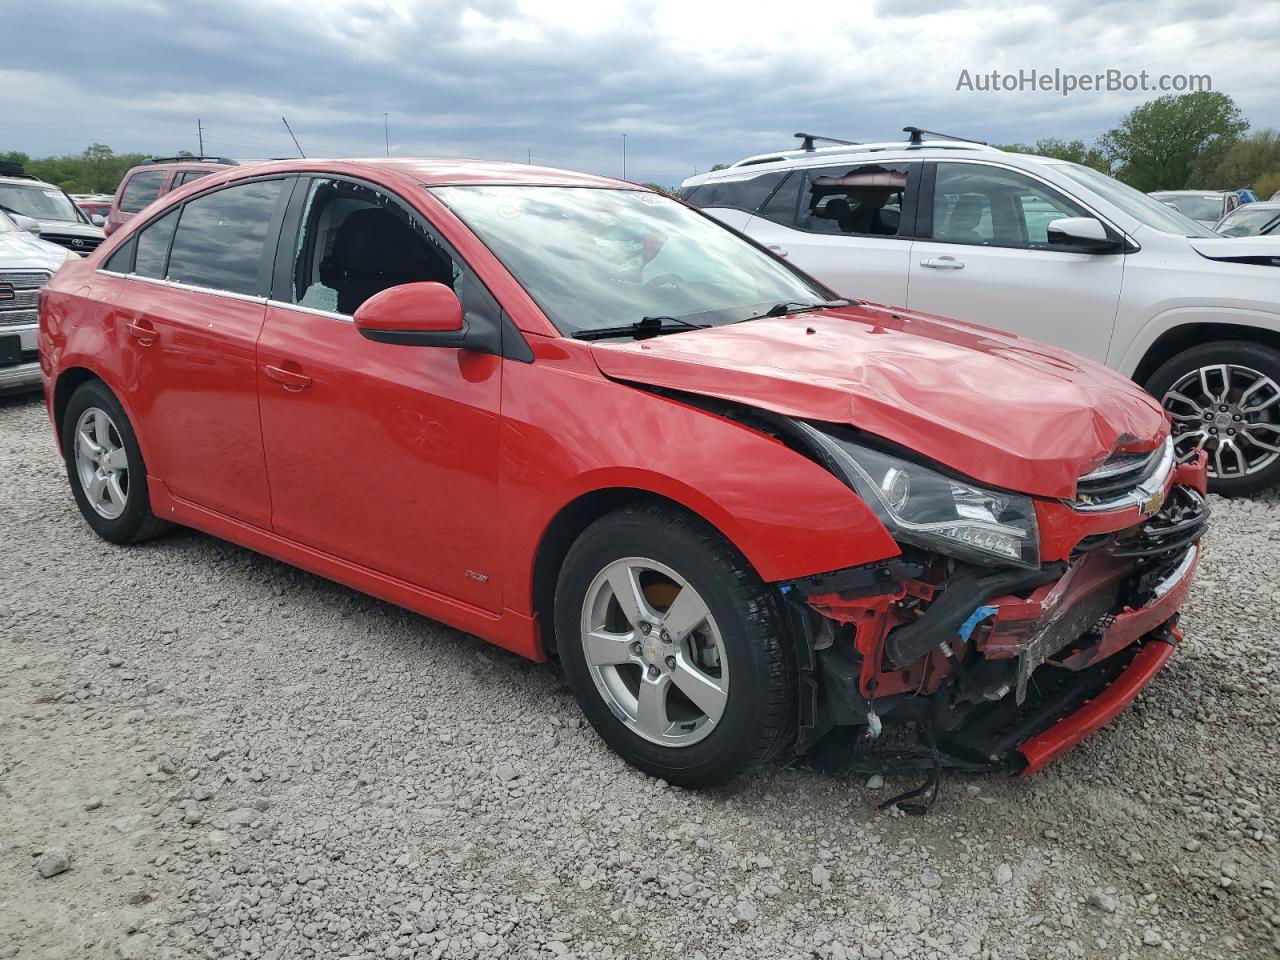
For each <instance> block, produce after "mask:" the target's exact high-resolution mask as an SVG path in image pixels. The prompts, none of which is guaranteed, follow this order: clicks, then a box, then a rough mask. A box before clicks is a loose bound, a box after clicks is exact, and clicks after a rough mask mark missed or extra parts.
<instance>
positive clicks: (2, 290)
mask: <svg viewBox="0 0 1280 960" xmlns="http://www.w3.org/2000/svg"><path fill="white" fill-rule="evenodd" d="M39 229H40V227H39V224H37V223H36V221H34V220H31V219H30V218H28V217H23V216H10V215H8V214H6V213H4V212H3V211H0V395H4V394H9V393H18V392H21V391H26V390H38V389H39V388H40V364H39V362H38V361H37V357H36V332H37V328H38V324H37V317H36V297H37V296H39V293H40V288H41V287H43V286H44V285H45V284H46V283H48V282H49V278H50V277H52V276H53V272H54V271H55V270H57V269H58V268H59V267H60V266H62V265H63V263H65V262H66V261H68V260H79V259H80V256H79V255H78V254H75V253H72V252H71V251H70V250H67V249H65V248H64V247H60V246H58V245H57V244H56V243H49V242H48V241H47V240H41V239H39V237H38V236H37V235H36V234H37V233H38V232H39Z"/></svg>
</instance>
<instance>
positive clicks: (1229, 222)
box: [1217, 203, 1280, 237]
mask: <svg viewBox="0 0 1280 960" xmlns="http://www.w3.org/2000/svg"><path fill="white" fill-rule="evenodd" d="M1277 218H1280V207H1271V206H1267V207H1262V208H1261V209H1259V208H1258V207H1257V206H1255V205H1254V204H1252V203H1251V204H1249V205H1248V206H1244V207H1237V208H1236V209H1235V210H1232V211H1231V212H1230V213H1228V214H1227V215H1226V216H1225V217H1224V218H1223V220H1222V222H1221V223H1220V224H1218V227H1217V230H1218V232H1219V233H1220V234H1222V235H1223V236H1224V237H1256V236H1258V234H1260V233H1262V232H1263V231H1264V230H1265V229H1266V228H1267V227H1273V226H1274V225H1275V221H1276V219H1277Z"/></svg>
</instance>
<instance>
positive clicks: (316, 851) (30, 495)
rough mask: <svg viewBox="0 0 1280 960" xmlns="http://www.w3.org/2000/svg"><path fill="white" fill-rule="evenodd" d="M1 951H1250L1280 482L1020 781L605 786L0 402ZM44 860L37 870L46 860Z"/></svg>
mask: <svg viewBox="0 0 1280 960" xmlns="http://www.w3.org/2000/svg"><path fill="white" fill-rule="evenodd" d="M0 478H3V483H4V490H5V493H4V496H3V499H0V532H2V541H0V542H2V543H3V550H0V583H3V590H0V960H4V958H9V957H21V958H30V957H58V958H63V957H68V958H70V957H75V958H82V957H83V958H93V957H124V958H153V957H157V958H163V957H193V958H194V957H269V958H275V960H284V958H304V957H316V958H326V960H327V958H336V957H350V958H355V957H361V958H374V957H378V958H382V957H386V958H396V957H401V958H408V957H414V958H423V957H430V958H438V957H451V958H452V957H486V958H487V957H501V956H512V957H554V956H562V957H578V958H597V957H630V958H661V957H673V958H675V957H679V958H686V960H693V958H697V960H714V958H718V957H743V958H791V957H796V958H802V957H819V958H823V960H828V958H836V960H839V958H855V957H863V958H876V957H886V958H887V957H911V958H934V957H936V958H951V957H989V958H1014V957H1037V958H1038V957H1059V956H1061V957H1115V958H1123V957H1131V958H1138V957H1158V956H1183V957H1204V958H1223V960H1226V958H1231V960H1234V958H1239V957H1268V956H1276V955H1277V954H1280V939H1278V938H1280V903H1278V902H1277V898H1276V891H1275V886H1274V885H1275V883H1276V882H1277V881H1280V876H1278V873H1280V870H1278V869H1277V866H1278V860H1280V857H1278V856H1277V850H1278V847H1277V835H1278V834H1280V827H1278V825H1277V814H1276V806H1277V801H1278V800H1280V797H1278V793H1280V772H1278V771H1280V763H1278V762H1277V752H1276V743H1275V741H1276V734H1277V730H1278V727H1277V718H1278V717H1280V670H1278V669H1277V661H1276V656H1275V653H1274V651H1275V645H1276V640H1277V636H1280V629H1278V626H1280V624H1278V620H1280V616H1278V614H1277V606H1278V604H1277V601H1278V600H1280V585H1278V584H1277V578H1276V569H1277V557H1278V556H1280V500H1278V499H1276V498H1275V497H1271V498H1268V499H1264V500H1261V501H1253V502H1250V501H1235V502H1228V501H1222V500H1218V501H1216V502H1215V504H1214V507H1215V510H1216V511H1217V513H1216V518H1215V521H1216V522H1215V526H1214V528H1213V531H1212V533H1211V536H1210V538H1209V539H1208V540H1207V542H1206V555H1205V561H1204V563H1203V565H1202V567H1201V574H1200V578H1199V582H1198V584H1197V586H1196V588H1195V590H1194V594H1193V597H1192V600H1191V602H1190V603H1189V605H1188V607H1187V608H1186V612H1185V617H1184V621H1183V622H1184V625H1185V627H1186V632H1187V643H1186V645H1185V647H1184V648H1183V649H1182V650H1181V651H1180V653H1179V654H1178V655H1177V656H1176V657H1175V658H1174V659H1173V661H1172V662H1171V664H1170V666H1169V667H1168V669H1166V670H1165V671H1164V673H1163V674H1162V675H1161V676H1160V677H1159V678H1158V679H1157V681H1156V682H1155V683H1154V684H1153V686H1152V687H1151V688H1150V689H1149V690H1148V691H1147V692H1146V693H1145V694H1144V696H1143V697H1142V698H1141V699H1140V701H1139V702H1138V703H1137V704H1136V705H1135V706H1134V707H1133V708H1131V709H1130V710H1129V711H1128V712H1127V713H1126V714H1124V715H1123V717H1122V718H1121V719H1120V720H1119V721H1118V722H1117V723H1115V724H1114V725H1112V726H1111V727H1110V728H1109V729H1107V730H1105V731H1104V732H1102V733H1101V734H1099V735H1098V736H1097V737H1095V738H1094V739H1093V740H1091V741H1090V742H1088V743H1087V744H1085V745H1084V746H1083V747H1081V748H1080V749H1078V750H1076V751H1075V752H1074V753H1073V754H1071V755H1070V756H1069V757H1067V758H1065V759H1064V760H1062V761H1060V762H1059V763H1057V764H1056V765H1055V766H1053V767H1051V768H1050V769H1049V770H1048V771H1046V772H1045V773H1043V774H1042V775H1040V776H1038V777H1036V778H1033V779H1031V780H1028V781H1022V780H1013V779H1009V778H1007V777H1004V776H999V775H985V776H951V777H949V778H948V779H947V780H946V781H945V782H944V785H943V792H942V797H941V799H940V801H939V803H938V804H937V805H936V806H935V807H934V809H933V811H932V812H931V813H930V814H929V815H928V816H926V817H924V818H912V817H904V816H890V815H876V814H875V812H874V808H875V804H876V802H877V801H878V800H880V799H882V798H884V797H887V796H889V795H890V791H895V792H896V791H897V790H899V789H903V788H905V787H908V786H911V785H913V784H912V782H911V780H910V778H900V777H894V776H890V777H887V778H885V780H886V782H884V783H882V784H881V783H878V782H877V780H876V779H875V778H873V779H872V780H871V781H870V782H868V781H867V780H866V778H865V777H856V778H855V777H852V776H846V777H831V776H824V775H820V774H818V773H815V772H812V771H809V770H804V769H794V768H793V769H773V770H769V771H767V772H765V773H763V774H761V775H760V776H758V777H756V778H754V779H751V780H749V781H746V782H742V783H739V784H737V785H734V786H733V787H730V788H726V789H721V790H716V791H708V792H702V793H695V792H689V791H684V790H679V789H675V788H671V787H668V786H667V785H666V784H664V783H662V782H660V781H655V780H652V779H650V778H648V777H646V776H644V775H642V774H639V773H637V772H635V771H633V770H631V769H630V768H628V767H626V766H625V765H624V764H623V763H622V762H620V761H619V760H618V759H616V758H615V757H614V756H613V755H612V754H611V753H609V752H608V750H606V749H605V747H604V746H603V745H602V744H601V742H600V741H599V740H598V739H597V738H596V737H595V735H594V734H593V733H592V732H591V730H590V729H589V728H587V727H586V726H585V724H584V723H583V721H582V720H581V718H580V716H579V713H578V711H577V709H576V708H575V706H574V704H573V701H572V700H571V698H570V696H569V694H568V692H567V690H566V689H565V688H564V686H563V685H562V683H561V682H560V680H559V678H558V677H557V676H556V674H555V673H554V672H553V671H552V670H551V669H549V668H547V667H543V666H537V665H534V664H530V663H527V662H524V661H522V660H520V659H517V658H516V657H514V656H511V655H508V654H505V653H503V652H501V651H499V650H497V649H496V648H492V647H489V646H487V645H485V644H483V643H481V642H480V641H478V640H476V639H475V638H473V637H470V636H466V635H463V634H460V633H458V632H456V631H454V630H450V629H447V628H445V627H443V626H440V625H438V624H436V623H434V622H432V621H429V620H426V619H423V618H420V617H417V616H414V615H411V614H408V613H405V612H403V611H401V610H398V609H396V608H394V607H391V606H389V605H387V604H384V603H381V602H378V601H375V600H372V599H369V598H367V597H364V596H362V595H359V594H356V593H353V592H351V591H349V590H347V589H345V588H343V587H340V586H337V585H335V584H332V583H329V582H327V581H324V580H320V579H317V578H315V577H312V576H309V575H307V574H305V573H301V572H299V571H297V570H294V569H292V568H290V567H287V566H284V565H282V564H279V563H275V562H273V561H270V560H267V559H265V558H263V557H259V556H257V555H255V554H252V553H249V552H247V551H245V550H241V549H239V548H237V547H233V546H231V545H229V544H227V543H223V542H221V541H218V540H214V539H211V538H209V537H206V536H204V535H201V534H196V533H192V532H180V533H178V534H176V535H173V536H170V537H166V538H163V539H161V540H158V541H154V542H152V543H150V544H147V545H144V546H141V547H135V548H131V549H121V548H117V547H113V546H110V545H108V544H106V543H104V542H102V541H100V540H98V539H97V538H95V537H94V536H93V535H92V533H91V532H90V531H89V529H88V527H87V526H85V524H84V523H83V522H82V521H81V520H80V518H79V516H78V514H77V513H76V509H75V506H74V504H73V502H72V499H71V497H70V495H69V493H68V490H67V485H66V479H65V476H64V474H63V472H62V465H61V462H60V461H59V459H58V457H57V455H56V452H55V450H54V448H53V444H52V442H51V440H50V431H49V424H48V421H47V419H46V417H45V413H44V408H43V406H42V405H41V404H40V403H39V402H37V401H35V400H30V399H23V400H12V399H11V400H0ZM46 875H47V876H46Z"/></svg>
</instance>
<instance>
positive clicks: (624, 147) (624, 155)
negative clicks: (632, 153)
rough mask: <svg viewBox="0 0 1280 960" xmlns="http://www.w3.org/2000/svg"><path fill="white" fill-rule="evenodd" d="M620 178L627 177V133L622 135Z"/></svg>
mask: <svg viewBox="0 0 1280 960" xmlns="http://www.w3.org/2000/svg"><path fill="white" fill-rule="evenodd" d="M622 179H623V180H625V179H627V135H626V134H625V133H624V134H623V135H622Z"/></svg>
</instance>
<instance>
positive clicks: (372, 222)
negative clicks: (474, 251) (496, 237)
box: [290, 179, 474, 316]
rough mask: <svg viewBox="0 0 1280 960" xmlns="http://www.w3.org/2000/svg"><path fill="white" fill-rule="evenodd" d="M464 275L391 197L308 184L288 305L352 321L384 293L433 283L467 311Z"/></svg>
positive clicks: (335, 183) (339, 184)
mask: <svg viewBox="0 0 1280 960" xmlns="http://www.w3.org/2000/svg"><path fill="white" fill-rule="evenodd" d="M465 276H466V273H465V272H464V270H463V269H462V267H461V266H460V265H459V264H457V263H455V262H454V260H453V258H452V257H451V256H450V255H449V253H448V251H446V250H445V248H444V247H443V246H442V245H441V244H440V243H439V242H438V241H437V240H436V239H435V238H434V237H433V236H431V235H430V234H429V233H428V232H427V231H425V230H424V229H422V227H421V226H419V225H418V224H417V223H416V222H415V221H414V220H412V219H410V217H409V216H408V214H407V213H406V212H405V211H404V209H403V208H402V207H400V205H399V204H398V203H396V201H395V200H393V199H392V198H391V197H389V196H387V195H386V194H384V193H382V192H380V191H378V190H374V189H373V188H371V187H367V186H364V185H363V184H358V183H351V182H349V181H345V180H324V179H315V180H312V181H311V186H310V188H309V190H308V192H307V198H306V202H305V204H304V206H303V212H302V223H301V226H300V227H299V229H298V239H297V244H296V246H295V249H294V256H293V267H292V276H291V278H290V301H291V302H292V303H296V304H298V305H299V306H302V307H310V308H312V309H315V310H325V311H328V312H330V313H340V314H343V315H345V316H351V315H352V314H354V313H355V312H356V309H357V308H358V307H359V306H360V304H362V303H364V302H365V301H366V300H368V299H369V298H370V297H372V296H373V295H374V294H375V293H380V292H381V291H383V290H386V289H387V288H388V287H395V286H399V285H401V284H405V283H422V282H429V281H433V282H436V283H443V284H444V285H445V286H447V287H450V288H452V289H453V290H454V292H455V293H457V294H458V296H459V298H460V299H462V300H463V303H464V306H465V305H466V297H465V296H464V293H465V291H464V290H463V286H464V282H463V281H464V277H465ZM472 285H474V284H467V286H472Z"/></svg>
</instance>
